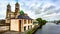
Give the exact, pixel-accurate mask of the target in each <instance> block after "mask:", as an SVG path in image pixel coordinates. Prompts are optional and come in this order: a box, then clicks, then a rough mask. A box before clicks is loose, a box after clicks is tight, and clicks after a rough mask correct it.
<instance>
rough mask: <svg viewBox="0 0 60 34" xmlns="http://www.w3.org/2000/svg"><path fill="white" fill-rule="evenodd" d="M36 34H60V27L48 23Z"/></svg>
mask: <svg viewBox="0 0 60 34" xmlns="http://www.w3.org/2000/svg"><path fill="white" fill-rule="evenodd" d="M35 34H60V25H56V24H54V23H47V24H46V25H44V26H43V28H42V29H39V30H38V31H37V32H36V33H35Z"/></svg>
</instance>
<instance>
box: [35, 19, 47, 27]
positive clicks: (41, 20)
mask: <svg viewBox="0 0 60 34" xmlns="http://www.w3.org/2000/svg"><path fill="white" fill-rule="evenodd" d="M36 20H37V21H38V25H39V26H40V28H42V26H43V25H45V24H46V22H47V21H46V20H43V19H42V18H37V19H36Z"/></svg>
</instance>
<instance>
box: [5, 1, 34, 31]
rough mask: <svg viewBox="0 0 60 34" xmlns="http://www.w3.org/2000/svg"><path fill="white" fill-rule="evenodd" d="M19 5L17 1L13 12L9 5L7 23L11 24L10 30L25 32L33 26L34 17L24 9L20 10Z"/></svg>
mask: <svg viewBox="0 0 60 34" xmlns="http://www.w3.org/2000/svg"><path fill="white" fill-rule="evenodd" d="M19 7H20V6H19V3H18V2H17V3H16V4H15V12H12V11H11V6H10V4H8V5H7V12H6V23H9V24H10V31H19V32H24V31H26V30H29V29H31V28H32V25H33V19H31V18H30V17H29V16H28V15H27V14H26V13H24V12H23V11H20V8H19Z"/></svg>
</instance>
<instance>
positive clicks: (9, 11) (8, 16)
mask: <svg viewBox="0 0 60 34" xmlns="http://www.w3.org/2000/svg"><path fill="white" fill-rule="evenodd" d="M6 13H7V14H6V18H10V13H11V6H10V4H8V5H7V12H6Z"/></svg>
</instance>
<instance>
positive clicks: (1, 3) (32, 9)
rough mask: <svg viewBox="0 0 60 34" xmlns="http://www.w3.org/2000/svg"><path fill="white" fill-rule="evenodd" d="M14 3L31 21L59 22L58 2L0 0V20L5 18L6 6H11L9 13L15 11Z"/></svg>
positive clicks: (59, 3)
mask: <svg viewBox="0 0 60 34" xmlns="http://www.w3.org/2000/svg"><path fill="white" fill-rule="evenodd" d="M16 2H18V3H19V4H20V10H23V11H24V12H25V13H27V14H28V16H30V17H31V18H32V19H36V18H43V19H45V20H48V21H52V20H60V0H0V19H5V18H6V10H7V5H8V4H10V5H11V11H13V12H14V11H15V4H16Z"/></svg>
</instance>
